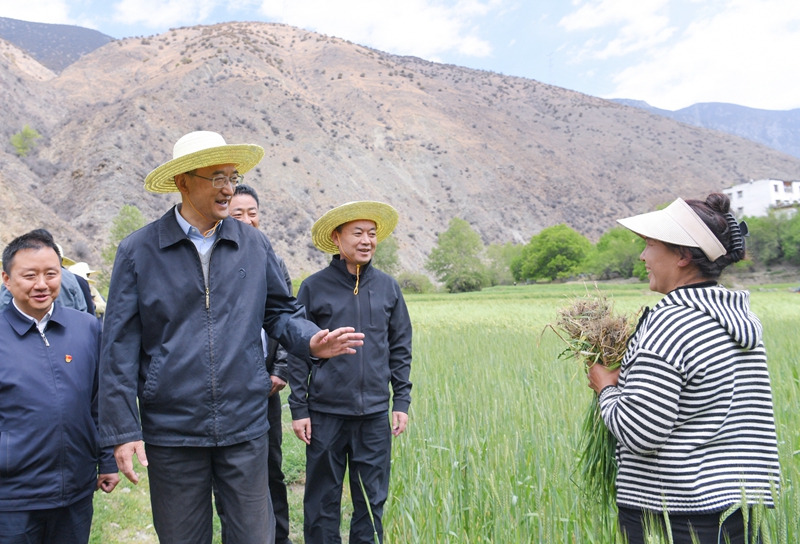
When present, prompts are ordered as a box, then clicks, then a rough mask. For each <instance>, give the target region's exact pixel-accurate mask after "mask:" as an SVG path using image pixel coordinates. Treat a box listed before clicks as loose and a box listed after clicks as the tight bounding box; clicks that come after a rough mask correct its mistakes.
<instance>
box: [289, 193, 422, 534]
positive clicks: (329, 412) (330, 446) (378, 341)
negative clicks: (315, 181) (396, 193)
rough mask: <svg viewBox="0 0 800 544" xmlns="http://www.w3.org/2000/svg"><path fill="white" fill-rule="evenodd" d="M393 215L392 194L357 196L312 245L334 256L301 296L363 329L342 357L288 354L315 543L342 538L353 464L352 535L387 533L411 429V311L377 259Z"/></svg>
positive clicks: (315, 233) (331, 323)
mask: <svg viewBox="0 0 800 544" xmlns="http://www.w3.org/2000/svg"><path fill="white" fill-rule="evenodd" d="M395 225H397V211H396V210H395V209H394V208H392V207H391V206H389V205H388V204H384V203H382V202H350V203H348V204H344V205H342V206H339V207H337V208H334V209H333V210H330V211H329V212H327V213H326V214H325V215H323V216H322V217H321V218H320V219H318V220H317V222H316V223H314V226H313V227H312V229H311V238H312V240H313V242H314V245H315V246H316V247H317V248H318V249H321V250H322V251H324V252H326V253H330V254H333V258H332V260H331V263H330V266H328V267H327V268H325V269H323V270H321V271H319V272H317V273H316V274H313V275H311V276H309V277H308V278H306V279H305V280H304V281H303V284H302V285H301V286H300V291H299V293H298V295H297V298H298V301H299V302H300V303H301V304H303V305H304V306H305V308H306V313H307V315H308V318H309V319H310V320H312V321H313V322H314V323H316V324H317V325H319V326H320V327H335V326H338V325H339V324H341V323H354V324H355V328H356V330H357V331H363V332H364V335H365V337H364V347H363V349H362V350H359V353H357V354H353V355H344V356H342V358H341V360H340V361H337V362H336V364H335V365H331V364H327V365H324V366H314V365H310V364H308V363H307V362H305V361H301V360H299V359H295V358H292V357H290V359H289V361H290V364H289V382H290V384H291V388H292V392H291V394H290V395H289V406H290V408H291V410H292V419H293V421H292V429H293V430H294V432H295V434H296V435H297V437H298V438H299V439H300V440H302V441H303V442H305V443H306V489H305V498H304V524H303V531H304V533H305V542H306V543H307V544H317V543H338V542H341V537H340V532H339V531H340V521H341V520H340V518H341V508H340V504H341V500H342V482H343V480H344V474H345V469H347V468H349V474H350V494H351V496H352V500H353V517H352V520H351V522H350V540H349V542H350V543H351V544H357V543H363V544H366V543H370V544H375V535H377V538H378V539H379V540H380V541H381V542H383V505H384V503H385V502H386V499H387V496H388V494H389V476H390V471H391V453H392V435H394V436H395V437H397V436H400V434H402V433H403V431H405V429H406V425H407V423H408V408H409V405H410V404H411V382H410V381H409V377H410V373H411V320H410V318H409V315H408V310H407V308H406V304H405V300H404V299H403V294H402V292H401V291H400V286H399V285H398V284H397V281H395V279H394V278H392V277H391V276H389V275H388V274H385V273H383V272H381V271H380V270H378V269H376V268H374V267H372V266H371V262H372V257H373V255H374V254H375V248H376V247H377V244H378V243H380V242H381V241H382V240H384V239H385V238H386V237H387V236H389V235H390V234H391V233H392V231H393V230H394V227H395ZM390 384H391V392H390V391H389V385H390ZM390 405H391V415H390V414H389V410H390ZM390 421H391V423H390ZM362 484H363V488H364V491H362V487H361V486H362ZM365 495H366V498H365ZM367 498H368V500H369V508H368V507H367V502H366V500H367ZM370 512H371V514H370ZM371 516H373V517H374V526H373V522H372V520H371V519H370V517H371Z"/></svg>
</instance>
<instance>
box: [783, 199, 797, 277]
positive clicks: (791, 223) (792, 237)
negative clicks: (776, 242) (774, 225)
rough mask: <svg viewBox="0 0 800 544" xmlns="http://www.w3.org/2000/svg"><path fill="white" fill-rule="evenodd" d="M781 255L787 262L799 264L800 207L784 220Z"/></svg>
mask: <svg viewBox="0 0 800 544" xmlns="http://www.w3.org/2000/svg"><path fill="white" fill-rule="evenodd" d="M783 255H784V257H786V260H787V261H788V262H789V263H791V264H797V265H800V209H798V210H796V211H795V213H794V215H793V216H792V217H791V219H789V220H788V221H787V222H786V229H785V231H784V244H783Z"/></svg>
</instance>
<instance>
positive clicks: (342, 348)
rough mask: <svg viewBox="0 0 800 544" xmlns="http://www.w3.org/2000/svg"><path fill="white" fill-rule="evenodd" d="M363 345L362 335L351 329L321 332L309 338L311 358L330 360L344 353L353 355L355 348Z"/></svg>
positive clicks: (341, 328)
mask: <svg viewBox="0 0 800 544" xmlns="http://www.w3.org/2000/svg"><path fill="white" fill-rule="evenodd" d="M363 345H364V333H361V332H355V329H354V328H353V327H339V328H338V329H336V330H334V331H329V330H328V329H325V330H321V331H319V332H318V333H317V334H315V335H314V336H312V337H311V342H309V351H310V352H311V356H312V357H317V358H319V359H330V358H331V357H336V356H337V355H343V354H345V353H355V352H356V350H355V348H356V347H357V346H363Z"/></svg>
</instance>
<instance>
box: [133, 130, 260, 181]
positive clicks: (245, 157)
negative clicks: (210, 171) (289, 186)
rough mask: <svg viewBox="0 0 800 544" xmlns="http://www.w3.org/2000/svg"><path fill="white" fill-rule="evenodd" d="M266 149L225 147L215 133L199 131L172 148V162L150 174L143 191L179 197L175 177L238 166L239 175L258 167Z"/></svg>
mask: <svg viewBox="0 0 800 544" xmlns="http://www.w3.org/2000/svg"><path fill="white" fill-rule="evenodd" d="M263 157H264V148H263V147H261V146H260V145H256V144H226V143H225V139H224V138H223V137H222V136H221V135H219V134H217V133H216V132H209V131H205V130H198V131H196V132H190V133H189V134H186V135H185V136H182V137H181V138H180V139H179V140H178V141H177V142H175V146H174V147H173V148H172V160H171V161H169V162H166V163H164V164H162V165H161V166H159V167H158V168H156V169H155V170H153V171H152V172H150V173H149V174H147V177H146V178H145V180H144V188H145V189H147V190H148V191H150V192H151V193H176V192H178V187H177V186H176V185H175V176H176V175H178V174H183V173H186V172H191V171H192V170H195V169H197V168H205V167H206V166H214V165H217V164H235V165H236V169H237V170H238V171H239V173H240V174H244V173H245V172H247V171H248V170H251V169H252V168H253V167H255V165H257V164H258V163H259V162H260V161H261V159H262V158H263Z"/></svg>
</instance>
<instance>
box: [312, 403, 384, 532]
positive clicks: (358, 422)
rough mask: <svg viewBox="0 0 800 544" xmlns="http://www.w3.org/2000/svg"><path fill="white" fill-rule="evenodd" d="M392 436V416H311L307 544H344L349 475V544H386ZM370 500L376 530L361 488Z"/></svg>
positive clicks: (316, 414) (315, 413)
mask: <svg viewBox="0 0 800 544" xmlns="http://www.w3.org/2000/svg"><path fill="white" fill-rule="evenodd" d="M391 454H392V431H391V428H390V424H389V417H388V414H380V415H379V416H378V417H369V418H359V419H345V418H341V417H336V416H332V415H329V414H322V413H320V412H311V445H310V446H306V492H305V498H304V500H303V505H304V515H305V519H304V524H303V531H304V533H305V541H306V544H339V543H341V541H342V540H341V536H340V533H339V526H340V523H341V502H342V483H343V480H344V473H345V467H347V468H349V470H350V472H349V474H350V494H351V495H352V497H353V519H352V521H351V522H350V544H362V543H363V544H367V543H369V544H375V537H374V534H375V532H377V534H378V538H379V541H380V542H383V523H382V522H381V518H382V516H383V505H384V503H385V502H386V498H387V496H388V494H389V474H390V469H391ZM359 475H360V476H361V481H362V482H363V483H364V488H365V489H366V494H367V497H369V503H370V507H371V509H372V515H373V516H374V518H375V528H374V529H373V526H372V521H371V520H370V517H369V512H368V511H367V503H366V501H365V500H364V493H363V492H362V490H361V484H360V483H359Z"/></svg>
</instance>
